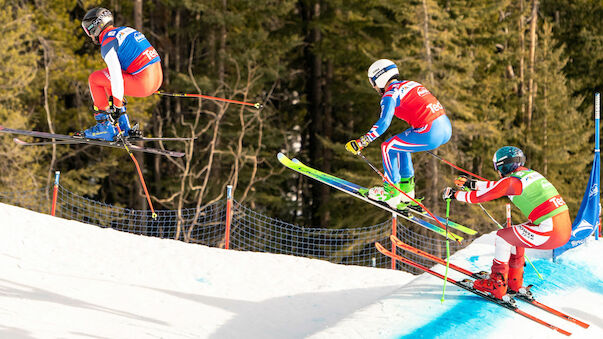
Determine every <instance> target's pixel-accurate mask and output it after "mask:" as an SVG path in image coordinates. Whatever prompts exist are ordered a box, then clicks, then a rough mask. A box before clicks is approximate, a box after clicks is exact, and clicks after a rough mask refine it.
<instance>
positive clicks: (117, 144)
mask: <svg viewBox="0 0 603 339" xmlns="http://www.w3.org/2000/svg"><path fill="white" fill-rule="evenodd" d="M0 133H7V134H19V135H27V136H31V137H36V138H45V139H56V140H58V141H46V142H43V143H42V144H38V143H28V142H25V141H22V140H21V139H18V138H14V139H13V141H14V142H15V143H16V144H17V145H20V146H42V145H51V144H58V145H61V144H89V145H98V146H106V147H114V148H122V149H123V148H125V147H126V146H127V147H128V148H129V149H130V150H132V151H136V152H146V153H153V154H159V155H165V156H170V157H183V156H184V153H182V152H176V151H170V150H162V149H157V148H150V147H144V146H138V145H133V144H130V143H127V144H126V145H124V144H123V143H122V142H121V141H104V140H96V139H85V138H76V137H73V136H71V135H64V134H53V133H47V132H39V131H27V130H20V129H12V128H7V127H4V126H0Z"/></svg>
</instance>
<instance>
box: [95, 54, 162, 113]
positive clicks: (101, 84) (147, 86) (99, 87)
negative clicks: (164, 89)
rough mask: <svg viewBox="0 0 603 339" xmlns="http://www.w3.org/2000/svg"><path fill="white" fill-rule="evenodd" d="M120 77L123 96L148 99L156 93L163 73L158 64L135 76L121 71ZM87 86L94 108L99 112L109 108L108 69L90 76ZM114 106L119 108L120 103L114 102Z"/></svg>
mask: <svg viewBox="0 0 603 339" xmlns="http://www.w3.org/2000/svg"><path fill="white" fill-rule="evenodd" d="M122 76H123V78H124V96H126V95H127V96H131V97H148V96H149V95H151V94H153V93H154V92H155V91H157V90H158V89H159V87H161V83H162V82H163V71H162V70H161V63H160V62H156V63H154V64H151V65H149V67H147V68H145V69H144V70H142V71H141V72H140V73H136V74H129V73H126V72H124V71H122ZM88 85H89V86H90V94H91V95H92V100H93V101H94V106H96V107H98V109H101V110H106V109H107V108H109V96H110V95H111V93H112V92H111V80H110V77H109V69H108V68H105V69H102V70H99V71H95V72H93V73H92V74H90V77H89V78H88ZM115 104H116V105H118V106H120V104H121V103H120V102H115Z"/></svg>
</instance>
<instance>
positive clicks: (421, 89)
mask: <svg viewBox="0 0 603 339" xmlns="http://www.w3.org/2000/svg"><path fill="white" fill-rule="evenodd" d="M417 94H418V95H419V96H420V97H424V96H426V95H427V94H429V91H428V90H427V88H425V87H423V86H421V87H419V88H418V89H417Z"/></svg>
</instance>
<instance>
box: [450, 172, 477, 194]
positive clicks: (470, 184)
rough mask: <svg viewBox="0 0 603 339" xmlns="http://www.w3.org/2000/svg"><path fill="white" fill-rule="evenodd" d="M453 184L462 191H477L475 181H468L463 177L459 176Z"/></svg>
mask: <svg viewBox="0 0 603 339" xmlns="http://www.w3.org/2000/svg"><path fill="white" fill-rule="evenodd" d="M454 184H455V185H456V187H458V188H460V189H464V188H465V187H466V188H468V189H470V190H472V191H475V190H476V189H477V180H475V179H469V178H467V177H466V176H464V175H461V176H459V177H458V178H456V180H455V181H454Z"/></svg>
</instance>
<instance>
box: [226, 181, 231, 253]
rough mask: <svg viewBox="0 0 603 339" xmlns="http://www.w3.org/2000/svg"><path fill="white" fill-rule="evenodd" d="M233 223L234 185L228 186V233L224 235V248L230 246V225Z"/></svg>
mask: <svg viewBox="0 0 603 339" xmlns="http://www.w3.org/2000/svg"><path fill="white" fill-rule="evenodd" d="M231 223H232V185H228V186H226V234H225V235H224V248H225V249H228V248H229V246H230V225H231Z"/></svg>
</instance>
